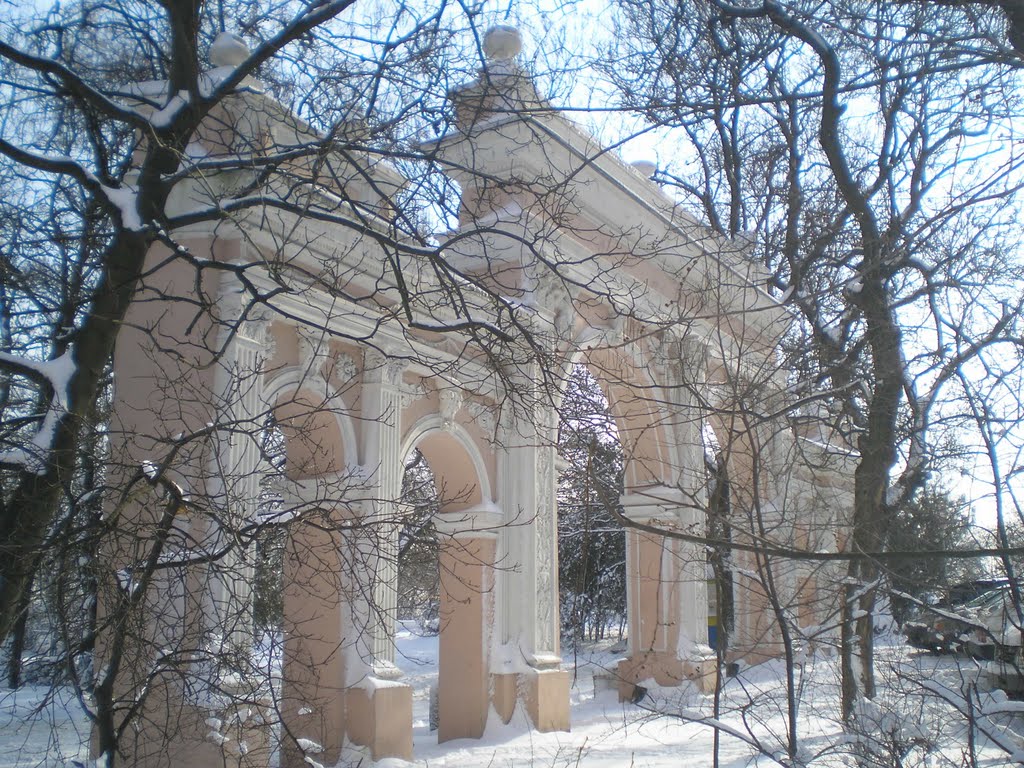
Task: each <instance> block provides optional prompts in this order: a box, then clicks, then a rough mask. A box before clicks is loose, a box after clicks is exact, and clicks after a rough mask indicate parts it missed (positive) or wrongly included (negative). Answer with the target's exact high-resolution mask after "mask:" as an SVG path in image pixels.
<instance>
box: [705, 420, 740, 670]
mask: <svg viewBox="0 0 1024 768" xmlns="http://www.w3.org/2000/svg"><path fill="white" fill-rule="evenodd" d="M701 441H702V443H703V445H704V474H705V482H706V488H707V536H708V539H709V540H710V541H711V542H712V543H711V546H709V547H708V567H707V570H708V574H707V578H708V643H709V644H710V645H711V647H712V648H714V649H715V650H716V651H717V652H718V654H719V656H720V658H725V657H726V655H727V654H728V651H729V647H730V640H731V637H732V634H733V631H734V629H735V623H736V616H735V614H736V609H735V605H736V601H735V595H734V585H733V572H732V548H731V547H730V546H729V542H730V541H731V540H732V525H731V517H732V492H731V487H730V482H729V465H728V461H727V459H726V455H725V451H723V450H722V445H721V443H720V442H719V440H718V435H716V434H715V430H714V429H713V428H712V426H711V424H710V423H707V422H705V423H704V425H703V427H702V429H701Z"/></svg>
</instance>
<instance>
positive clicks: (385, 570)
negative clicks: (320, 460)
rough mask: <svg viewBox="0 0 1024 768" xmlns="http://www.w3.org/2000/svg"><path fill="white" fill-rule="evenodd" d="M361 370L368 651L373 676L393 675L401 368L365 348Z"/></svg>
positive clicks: (400, 364) (398, 362)
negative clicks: (366, 473) (369, 584)
mask: <svg viewBox="0 0 1024 768" xmlns="http://www.w3.org/2000/svg"><path fill="white" fill-rule="evenodd" d="M363 364H364V368H363V391H362V402H363V413H362V416H363V450H362V454H363V462H362V463H363V466H365V467H366V468H367V470H368V471H369V472H371V473H373V474H372V479H371V486H372V492H371V493H370V494H369V495H370V497H371V498H372V501H371V502H370V505H369V506H370V509H369V510H368V512H369V514H368V517H367V518H366V519H365V522H366V524H367V525H368V526H369V529H368V532H367V533H368V535H367V536H366V537H362V539H361V541H362V542H363V543H364V544H366V545H367V546H369V548H370V549H369V551H367V552H366V562H367V565H368V566H369V567H370V572H371V573H372V577H373V583H372V588H371V589H370V590H369V595H370V600H371V601H372V605H370V606H369V626H370V634H371V641H370V648H369V652H370V654H371V655H372V662H371V663H372V665H373V672H374V675H376V676H378V677H389V678H393V677H397V676H398V675H399V674H400V672H399V670H398V668H397V667H396V666H395V647H394V637H395V619H396V613H397V611H398V563H397V559H398V530H399V526H398V518H399V501H400V496H401V493H402V474H403V467H404V464H403V458H404V457H403V456H401V455H400V451H401V438H402V433H401V423H400V421H401V412H402V374H403V373H404V371H405V369H406V367H407V364H406V363H405V361H402V360H394V359H389V358H387V357H386V356H385V355H383V354H381V353H379V352H377V351H376V350H367V352H366V354H365V356H364V361H363Z"/></svg>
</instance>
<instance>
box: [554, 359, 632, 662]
mask: <svg viewBox="0 0 1024 768" xmlns="http://www.w3.org/2000/svg"><path fill="white" fill-rule="evenodd" d="M561 417H562V425H561V429H560V430H559V437H558V451H559V455H560V457H561V459H562V460H563V461H564V462H565V465H566V468H565V470H564V471H563V473H562V475H561V479H560V481H559V486H558V578H559V587H560V592H561V603H562V633H563V635H564V636H565V637H566V638H567V639H568V640H569V641H570V642H572V643H577V642H579V641H581V640H601V639H603V638H604V637H607V636H608V635H609V634H611V633H613V632H614V633H617V634H618V635H619V636H621V634H622V629H623V627H624V625H625V617H626V563H625V534H624V532H623V529H622V526H621V525H620V524H619V522H618V521H617V520H616V518H615V515H614V514H613V512H614V510H613V509H609V505H612V504H615V505H617V504H618V503H619V497H620V496H621V495H622V487H623V486H622V477H623V456H622V446H621V444H620V443H619V440H618V436H617V434H616V430H615V424H614V420H613V418H612V414H611V410H610V408H609V405H608V401H607V400H606V399H605V397H604V395H603V394H602V392H601V390H600V388H599V387H598V385H597V382H596V381H595V380H594V378H593V376H591V375H590V373H589V372H588V371H587V370H586V369H584V368H581V367H577V368H576V369H575V370H574V371H573V373H572V375H571V376H570V377H569V382H568V385H567V387H566V392H565V395H564V398H563V400H562V408H561Z"/></svg>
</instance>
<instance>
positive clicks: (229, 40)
mask: <svg viewBox="0 0 1024 768" xmlns="http://www.w3.org/2000/svg"><path fill="white" fill-rule="evenodd" d="M248 58H249V46H248V45H246V44H245V40H243V39H242V38H241V37H239V36H238V35H236V34H235V33H234V32H221V33H220V34H219V35H217V38H216V39H215V40H214V41H213V44H212V45H211V46H210V63H211V64H212V65H213V66H215V67H237V66H238V65H239V64H241V63H242V62H243V61H245V60H246V59H248Z"/></svg>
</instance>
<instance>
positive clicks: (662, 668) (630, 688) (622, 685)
mask: <svg viewBox="0 0 1024 768" xmlns="http://www.w3.org/2000/svg"><path fill="white" fill-rule="evenodd" d="M708 650H709V651H710V649H708ZM618 675H619V701H634V700H637V701H638V700H639V698H642V697H640V696H639V691H638V688H639V687H641V686H640V684H641V683H642V682H643V681H644V680H653V681H654V682H655V683H656V684H657V685H661V686H665V687H666V688H674V687H677V686H680V685H682V684H683V683H684V682H686V681H690V682H692V683H693V684H694V685H696V686H697V688H698V689H699V690H700V692H701V693H713V692H714V690H715V684H716V680H717V678H718V661H717V659H716V657H715V655H714V654H713V653H709V654H701V653H697V654H695V655H694V656H693V657H692V658H690V659H685V660H684V659H679V658H677V657H676V656H675V654H671V653H664V652H659V651H649V652H648V653H643V654H638V655H636V656H631V657H629V658H628V659H623V660H622V661H620V662H619V667H618Z"/></svg>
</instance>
